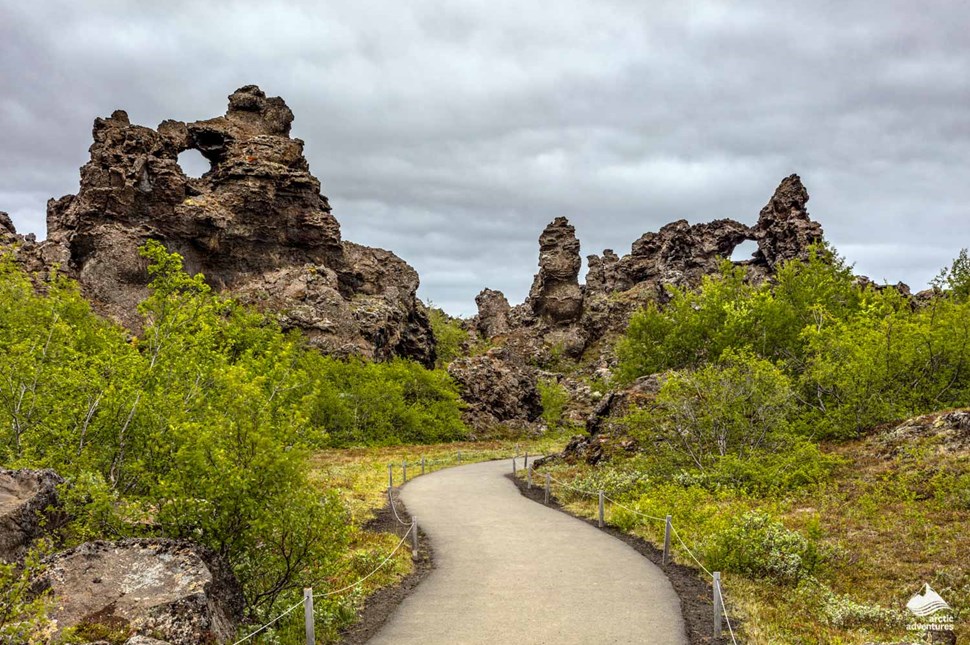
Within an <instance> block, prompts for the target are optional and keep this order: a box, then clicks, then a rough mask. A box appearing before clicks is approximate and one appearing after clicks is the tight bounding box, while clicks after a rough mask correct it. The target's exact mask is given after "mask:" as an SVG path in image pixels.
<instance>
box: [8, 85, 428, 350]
mask: <svg viewBox="0 0 970 645" xmlns="http://www.w3.org/2000/svg"><path fill="white" fill-rule="evenodd" d="M292 121H293V113H292V112H291V111H290V109H289V108H288V107H287V106H286V104H285V103H284V102H283V100H282V99H280V98H270V97H267V96H266V95H265V94H264V93H263V92H262V91H261V90H260V89H259V88H258V87H256V86H254V85H249V86H246V87H243V88H240V89H239V90H237V91H236V92H234V93H233V94H232V95H231V96H230V97H229V109H228V111H227V112H226V114H225V116H220V117H216V118H212V119H207V120H203V121H196V122H194V123H182V122H179V121H164V122H162V123H161V124H160V125H159V126H158V128H157V129H155V130H153V129H151V128H147V127H142V126H138V125H133V124H131V123H130V122H129V120H128V115H127V114H126V113H125V112H123V111H120V110H119V111H116V112H114V113H113V114H112V115H111V116H110V117H109V118H107V119H101V118H99V119H96V120H95V123H94V132H93V135H94V143H93V145H92V146H91V148H90V153H91V159H90V161H89V162H88V163H87V164H85V165H84V167H83V168H81V185H80V190H79V192H78V194H77V195H68V196H66V197H62V198H61V199H58V200H51V201H50V202H49V203H48V211H47V228H48V239H47V240H46V241H45V242H43V243H41V244H40V245H30V244H28V245H27V246H32V249H31V252H30V254H29V255H31V256H32V257H36V258H39V262H35V263H34V265H33V268H36V266H38V265H45V266H51V265H52V264H55V263H56V264H59V265H60V267H61V268H62V270H65V271H66V272H67V273H68V274H69V275H71V276H72V277H75V278H77V279H78V281H79V282H80V284H81V288H82V290H83V292H84V294H85V295H86V296H87V297H88V298H89V299H90V300H91V301H92V303H93V305H94V306H95V308H96V309H97V310H98V311H100V312H101V313H103V314H105V315H107V316H109V317H111V318H113V319H115V320H117V321H119V322H121V323H122V324H125V325H126V326H128V327H129V328H133V329H137V327H138V325H139V323H140V320H139V318H138V316H137V313H136V305H137V303H138V302H139V301H140V300H141V299H143V298H144V297H145V296H146V295H147V286H146V285H147V282H148V277H147V274H146V271H145V269H146V266H145V261H144V259H143V258H141V257H140V256H139V255H138V247H139V245H141V244H143V243H144V242H145V241H147V240H149V239H157V240H160V241H162V242H163V243H164V244H165V245H166V246H167V247H168V248H169V249H170V250H173V251H177V252H178V253H180V254H181V255H182V256H183V257H184V258H185V266H186V268H187V269H188V270H189V271H190V272H193V273H195V272H202V273H203V274H204V275H205V276H206V280H207V281H208V282H209V283H210V284H211V285H212V286H213V287H215V288H216V289H218V290H227V291H230V292H232V293H233V294H235V295H236V296H238V297H240V298H241V299H243V300H244V301H247V302H250V303H253V304H256V305H258V306H260V307H262V308H265V309H267V310H271V311H275V312H279V314H280V320H281V322H282V323H283V324H284V325H285V326H287V327H296V328H299V329H302V330H303V331H304V332H305V333H306V335H307V337H308V338H309V339H310V341H311V342H312V343H314V344H316V345H317V346H319V347H321V348H322V349H324V350H325V351H328V352H330V353H335V354H339V355H346V354H363V355H366V356H370V357H374V358H378V359H384V358H388V357H391V356H394V355H399V356H406V357H409V358H413V359H416V360H418V361H421V362H422V363H424V364H426V365H431V364H433V362H434V344H433V342H432V338H433V337H432V333H431V327H430V323H429V321H428V317H427V314H426V311H425V308H424V306H423V305H422V304H421V303H420V302H419V301H418V300H417V298H416V296H415V292H416V290H417V288H418V275H417V273H416V272H415V271H414V270H413V269H412V268H411V267H410V266H408V265H407V264H406V263H405V262H404V261H403V260H401V259H400V258H398V257H397V256H395V255H394V254H392V253H390V252H388V251H384V250H381V249H371V248H367V247H363V246H359V245H356V244H351V243H348V242H345V241H343V240H341V237H340V226H339V224H338V223H337V220H336V219H335V218H334V216H333V215H332V214H331V212H330V205H329V203H328V202H327V198H326V197H324V196H323V195H321V194H320V182H319V181H317V179H316V178H315V177H313V175H311V174H310V170H309V166H308V164H307V161H306V159H305V157H304V156H303V142H302V141H301V140H299V139H293V138H290V136H289V133H290V124H291V123H292ZM190 149H194V150H198V151H199V152H201V153H202V154H203V155H204V156H205V158H206V159H207V160H208V161H209V163H210V164H211V168H210V170H209V171H208V172H207V173H205V174H204V175H203V176H202V177H201V178H199V179H194V178H190V177H187V176H186V175H185V173H184V172H183V171H182V169H181V168H180V167H179V165H178V155H179V153H181V152H183V151H185V150H190ZM6 229H12V226H9V222H8V221H7V220H6V218H5V219H2V220H0V237H2V238H3V240H0V241H4V240H6V241H8V242H9V241H10V238H11V237H15V236H13V232H12V230H10V231H9V235H8V233H7V230H6ZM23 241H25V242H26V240H23Z"/></svg>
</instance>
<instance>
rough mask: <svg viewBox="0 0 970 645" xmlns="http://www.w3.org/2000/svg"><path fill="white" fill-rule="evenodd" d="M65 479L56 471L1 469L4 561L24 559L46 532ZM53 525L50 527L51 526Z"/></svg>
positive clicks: (0, 548) (0, 557)
mask: <svg viewBox="0 0 970 645" xmlns="http://www.w3.org/2000/svg"><path fill="white" fill-rule="evenodd" d="M63 483H64V480H63V479H62V478H61V477H60V476H59V475H57V473H55V472H54V471H52V470H5V469H3V468H0V562H16V561H17V560H19V559H21V558H22V557H23V556H24V554H25V553H26V551H27V548H28V547H29V546H30V544H31V542H33V541H34V540H35V539H37V538H39V537H41V535H43V534H44V531H45V527H44V522H45V521H49V520H51V519H53V518H52V509H54V508H55V507H56V506H57V505H58V504H57V487H58V486H59V485H61V484H63ZM48 528H49V527H48Z"/></svg>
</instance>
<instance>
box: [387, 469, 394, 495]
mask: <svg viewBox="0 0 970 645" xmlns="http://www.w3.org/2000/svg"><path fill="white" fill-rule="evenodd" d="M392 488H394V464H388V465H387V490H391V489H392Z"/></svg>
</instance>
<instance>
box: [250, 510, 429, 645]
mask: <svg viewBox="0 0 970 645" xmlns="http://www.w3.org/2000/svg"><path fill="white" fill-rule="evenodd" d="M412 531H417V522H411V524H410V526H409V527H408V530H407V531H405V533H404V537H402V538H401V541H400V542H398V543H397V546H396V547H394V550H392V551H391V552H390V553H389V554H388V555H387V557H386V558H384V560H382V561H381V563H380V564H379V565H377V566H376V567H374V569H373V570H372V571H371V572H370V573H368V574H367V575H366V576H364V577H363V578H360V579H359V580H357V581H355V582H353V583H351V584H349V585H347V586H346V587H341V588H340V589H334V590H333V591H328V592H327V593H325V594H322V595H320V596H317V597H318V598H328V597H330V596H336V595H338V594H341V593H344V592H345V591H350V590H351V589H353V588H354V587H357V586H358V585H360V584H362V583H364V582H365V581H367V580H368V579H370V578H372V577H373V576H374V575H376V574H377V572H378V571H380V570H381V569H383V568H384V567H385V566H386V565H387V563H388V562H390V561H391V559H392V558H393V557H394V556H395V555H396V554H397V552H398V551H400V550H401V547H402V546H404V543H405V542H407V540H408V537H411V536H412ZM416 542H417V540H415V543H416ZM300 606H302V607H304V609H305V612H306V613H307V615H308V618H307V625H306V629H307V643H314V642H315V641H314V637H313V626H312V623H313V621H312V617H314V616H315V615H316V614H315V611H314V609H313V590H312V589H304V590H303V599H302V600H301V601H300V602H298V603H296V604H295V605H293V606H292V607H290V608H289V609H287V610H286V611H284V612H283V613H281V614H280V615H279V616H277V617H276V618H274V619H273V620H271V621H269V622H268V623H266V624H265V625H262V626H260V627H259V628H257V629H255V630H253V631H252V632H250V633H249V634H247V635H246V636H243V637H242V638H241V639H239V640H238V641H236V642H235V643H233V645H240V644H241V643H245V642H246V641H248V640H249V639H250V638H252V637H254V636H256V635H258V634H259V633H261V632H263V631H265V630H267V629H269V628H270V627H272V626H273V625H275V624H276V623H278V622H279V621H280V620H281V619H283V618H284V617H286V616H288V615H290V614H291V613H293V611H294V610H296V608H297V607H300Z"/></svg>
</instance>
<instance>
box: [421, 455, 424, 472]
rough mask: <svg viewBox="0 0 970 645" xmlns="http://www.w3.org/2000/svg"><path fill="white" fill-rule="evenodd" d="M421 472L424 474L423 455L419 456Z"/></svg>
mask: <svg viewBox="0 0 970 645" xmlns="http://www.w3.org/2000/svg"><path fill="white" fill-rule="evenodd" d="M421 474H422V475H423V474H424V457H421Z"/></svg>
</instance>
